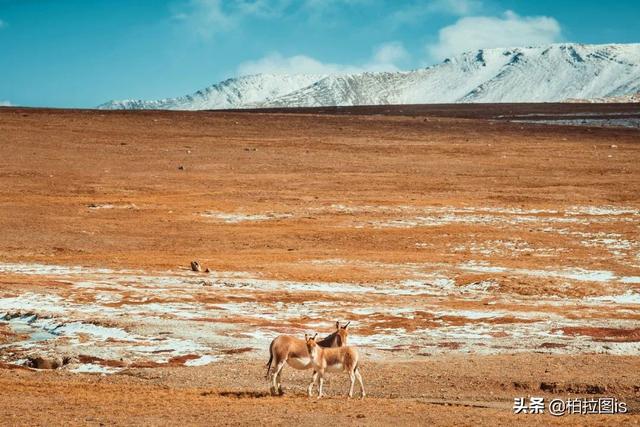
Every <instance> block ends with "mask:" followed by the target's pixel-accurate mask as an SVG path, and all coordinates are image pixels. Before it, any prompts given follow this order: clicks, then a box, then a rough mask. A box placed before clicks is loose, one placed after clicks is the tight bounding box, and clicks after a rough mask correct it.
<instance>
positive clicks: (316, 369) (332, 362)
mask: <svg viewBox="0 0 640 427" xmlns="http://www.w3.org/2000/svg"><path fill="white" fill-rule="evenodd" d="M317 335H318V334H316V336H317ZM304 340H305V342H306V343H307V351H308V352H309V355H310V356H311V365H312V367H313V379H312V380H311V383H310V384H309V387H308V388H307V394H308V395H309V397H311V395H312V394H313V386H314V384H315V383H316V382H317V381H318V380H319V383H318V399H320V398H321V397H322V396H323V394H322V385H323V383H324V374H325V372H332V371H333V372H339V371H344V372H348V373H349V378H350V379H351V386H350V387H349V394H348V396H349V397H350V398H351V397H353V386H354V384H355V382H356V378H357V379H358V382H359V383H360V397H362V398H363V399H364V396H365V392H364V384H363V383H362V375H360V369H358V368H359V366H358V365H359V364H358V362H359V355H358V350H356V348H355V347H347V346H344V347H337V348H323V347H320V346H319V345H318V343H317V342H316V337H315V336H314V337H313V338H311V337H309V336H307V334H305V335H304Z"/></svg>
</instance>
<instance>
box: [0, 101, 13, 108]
mask: <svg viewBox="0 0 640 427" xmlns="http://www.w3.org/2000/svg"><path fill="white" fill-rule="evenodd" d="M11 106H13V104H12V103H11V102H9V101H0V107H11Z"/></svg>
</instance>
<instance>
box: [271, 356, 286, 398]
mask: <svg viewBox="0 0 640 427" xmlns="http://www.w3.org/2000/svg"><path fill="white" fill-rule="evenodd" d="M284 365H285V361H284V360H279V361H278V363H277V364H276V368H275V369H274V371H273V376H272V377H271V378H272V381H273V383H272V390H273V394H282V385H281V384H280V378H281V375H282V368H284Z"/></svg>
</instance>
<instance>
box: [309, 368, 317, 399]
mask: <svg viewBox="0 0 640 427" xmlns="http://www.w3.org/2000/svg"><path fill="white" fill-rule="evenodd" d="M316 381H318V372H316V371H313V377H312V378H311V383H310V384H309V387H307V395H308V396H309V397H311V396H312V395H313V386H314V385H315V383H316Z"/></svg>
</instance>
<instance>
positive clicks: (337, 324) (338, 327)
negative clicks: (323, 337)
mask: <svg viewBox="0 0 640 427" xmlns="http://www.w3.org/2000/svg"><path fill="white" fill-rule="evenodd" d="M336 329H340V321H339V320H336Z"/></svg>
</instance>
